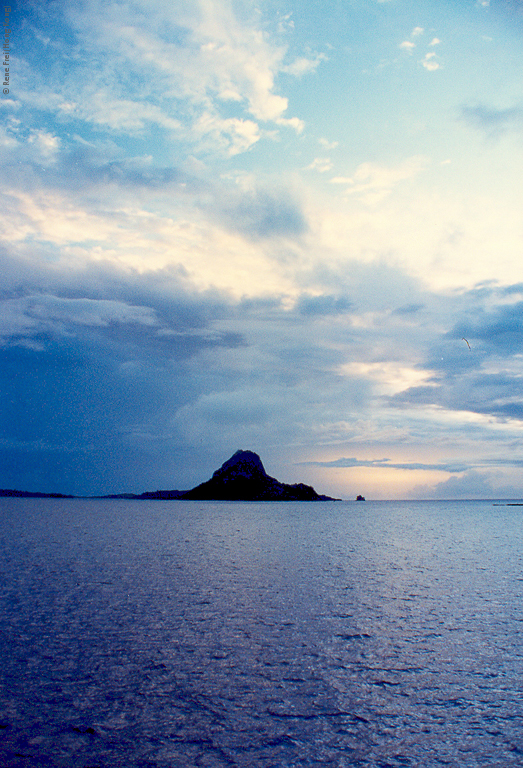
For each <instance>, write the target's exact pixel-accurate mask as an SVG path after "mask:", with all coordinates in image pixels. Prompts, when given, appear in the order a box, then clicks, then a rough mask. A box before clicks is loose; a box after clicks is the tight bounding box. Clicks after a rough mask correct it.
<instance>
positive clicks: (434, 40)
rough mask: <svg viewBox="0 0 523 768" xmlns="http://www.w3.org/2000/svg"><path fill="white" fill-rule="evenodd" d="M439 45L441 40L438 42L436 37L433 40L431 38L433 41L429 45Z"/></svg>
mask: <svg viewBox="0 0 523 768" xmlns="http://www.w3.org/2000/svg"><path fill="white" fill-rule="evenodd" d="M440 43H441V40H440V39H439V38H438V37H434V38H433V39H432V40H431V41H430V43H429V45H440Z"/></svg>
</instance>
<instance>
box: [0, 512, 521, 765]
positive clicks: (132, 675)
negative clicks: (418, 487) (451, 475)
mask: <svg viewBox="0 0 523 768" xmlns="http://www.w3.org/2000/svg"><path fill="white" fill-rule="evenodd" d="M0 555H1V565H0V570H1V577H2V578H1V600H0V618H1V622H0V628H1V633H2V634H1V637H2V639H1V644H2V646H1V650H2V656H1V680H2V687H1V691H0V765H1V766H2V768H14V767H15V766H16V767H17V768H18V766H20V767H22V766H23V767H24V768H25V767H26V766H27V767H29V766H31V768H32V767H33V766H46V767H47V766H52V767H55V766H56V767H58V766H60V767H62V766H63V767H65V768H71V767H74V768H95V766H98V767H99V768H102V767H103V768H116V767H117V766H121V767H122V768H134V766H139V767H140V768H141V767H142V766H143V767H144V768H145V766H160V767H162V768H182V767H183V768H193V767H194V766H207V767H209V768H221V767H222V766H239V767H241V768H251V766H260V767H261V768H269V766H271V767H273V768H286V767H290V766H310V767H311V768H312V767H313V766H339V767H340V768H341V767H343V766H423V768H426V767H427V766H456V767H458V766H459V768H463V766H478V768H479V767H480V768H484V767H485V766H521V765H523V722H522V716H523V633H522V630H523V507H508V506H495V505H494V504H493V503H492V501H474V502H368V501H367V502H365V503H356V502H343V503H341V502H338V503H316V504H314V503H309V504H307V503H301V504H293V503H287V504H281V503H265V504H256V503H249V504H244V503H225V502H216V503H215V502H205V503H200V502H182V501H178V502H161V501H153V502H146V501H133V502H127V501H95V500H76V501H74V500H73V501H72V500H60V501H55V500H33V499H1V500H0Z"/></svg>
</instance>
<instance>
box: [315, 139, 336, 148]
mask: <svg viewBox="0 0 523 768" xmlns="http://www.w3.org/2000/svg"><path fill="white" fill-rule="evenodd" d="M318 143H319V144H321V146H322V147H323V148H324V149H327V150H330V149H336V147H337V146H338V144H339V142H337V141H328V139H323V138H321V139H318Z"/></svg>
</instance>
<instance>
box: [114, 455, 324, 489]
mask: <svg viewBox="0 0 523 768" xmlns="http://www.w3.org/2000/svg"><path fill="white" fill-rule="evenodd" d="M112 498H116V497H112ZM120 498H122V496H120ZM124 498H130V497H129V495H128V494H126V495H125V496H124ZM134 498H138V499H188V500H190V499H193V500H198V501H338V499H333V498H332V497H331V496H323V495H321V494H318V493H316V491H315V490H314V488H312V486H310V485H305V484H304V483H296V484H294V485H288V484H287V483H280V481H279V480H276V479H275V478H274V477H270V475H268V474H267V473H266V471H265V469H264V466H263V464H262V462H261V459H260V457H259V456H258V454H257V453H253V451H236V453H235V454H234V455H233V456H231V458H230V459H228V461H226V462H225V463H224V464H222V466H221V467H220V469H217V470H216V472H215V473H214V474H213V476H212V477H211V479H210V480H207V481H206V482H205V483H201V484H200V485H197V486H196V488H193V489H192V490H190V491H150V492H147V493H142V494H140V495H139V496H135V497H134Z"/></svg>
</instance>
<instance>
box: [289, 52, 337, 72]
mask: <svg viewBox="0 0 523 768" xmlns="http://www.w3.org/2000/svg"><path fill="white" fill-rule="evenodd" d="M326 59H327V57H326V56H325V54H324V53H319V54H317V55H316V57H315V58H314V59H308V58H306V57H305V56H301V57H300V58H298V59H295V60H294V61H293V62H292V64H287V65H285V66H282V68H281V69H282V72H286V73H287V74H288V75H294V77H302V76H303V75H307V74H309V73H310V72H315V71H316V69H317V68H318V66H319V64H320V63H321V62H322V61H326Z"/></svg>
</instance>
